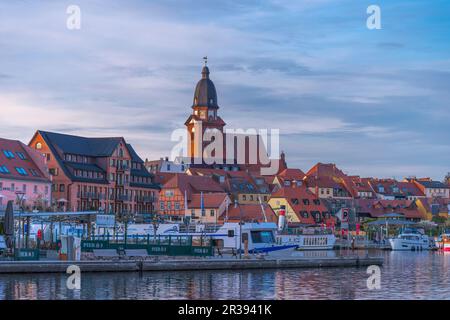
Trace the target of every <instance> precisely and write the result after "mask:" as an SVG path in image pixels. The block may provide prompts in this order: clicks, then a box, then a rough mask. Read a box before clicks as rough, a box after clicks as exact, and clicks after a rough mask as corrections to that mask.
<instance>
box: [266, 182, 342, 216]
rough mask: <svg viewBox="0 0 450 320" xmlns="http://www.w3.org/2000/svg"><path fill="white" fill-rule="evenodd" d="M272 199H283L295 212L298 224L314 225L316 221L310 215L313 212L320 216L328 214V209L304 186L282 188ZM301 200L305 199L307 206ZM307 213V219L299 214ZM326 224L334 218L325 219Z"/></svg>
mask: <svg viewBox="0 0 450 320" xmlns="http://www.w3.org/2000/svg"><path fill="white" fill-rule="evenodd" d="M272 198H283V199H285V200H286V201H287V202H288V203H289V205H290V206H291V208H292V209H293V210H294V211H295V214H296V215H297V217H298V219H299V220H300V223H303V224H315V223H316V221H315V220H314V218H313V217H312V215H311V212H313V211H319V212H320V213H321V214H322V213H323V212H328V208H327V207H326V206H325V204H324V203H323V202H322V200H321V199H320V198H318V197H317V196H316V195H315V194H313V193H312V192H311V191H309V190H308V189H307V187H306V186H300V187H292V186H291V187H282V188H280V189H278V190H277V191H275V192H274V193H273V194H272V196H271V199H272ZM303 199H307V200H308V201H309V204H305V203H304V202H303ZM314 200H315V201H319V204H315V203H314ZM303 211H307V212H308V217H307V218H306V217H303V215H302V214H301V212H303ZM325 221H326V222H327V223H329V222H333V221H334V218H332V217H330V218H329V219H325Z"/></svg>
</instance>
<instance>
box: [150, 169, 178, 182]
mask: <svg viewBox="0 0 450 320" xmlns="http://www.w3.org/2000/svg"><path fill="white" fill-rule="evenodd" d="M175 174H176V173H173V172H157V173H154V181H155V183H160V184H161V185H164V184H165V183H166V182H167V181H169V180H170V179H172V178H173V177H174V176H175Z"/></svg>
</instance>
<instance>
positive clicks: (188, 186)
mask: <svg viewBox="0 0 450 320" xmlns="http://www.w3.org/2000/svg"><path fill="white" fill-rule="evenodd" d="M177 188H178V189H179V190H180V191H181V192H182V193H184V192H185V191H186V193H187V194H188V199H190V198H191V195H192V194H194V193H200V192H202V191H203V192H222V193H223V192H224V189H223V188H222V187H221V186H220V185H219V184H218V183H216V182H215V181H214V180H213V179H211V178H210V177H202V176H190V175H187V174H185V173H176V174H175V175H174V176H173V177H172V178H171V179H169V180H168V181H167V182H166V183H165V184H164V185H163V187H162V189H177Z"/></svg>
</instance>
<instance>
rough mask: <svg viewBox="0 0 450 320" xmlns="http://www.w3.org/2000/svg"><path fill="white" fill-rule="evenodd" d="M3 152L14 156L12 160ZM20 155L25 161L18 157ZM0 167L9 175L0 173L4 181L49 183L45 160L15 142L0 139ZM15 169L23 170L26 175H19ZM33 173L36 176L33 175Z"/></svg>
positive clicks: (33, 151)
mask: <svg viewBox="0 0 450 320" xmlns="http://www.w3.org/2000/svg"><path fill="white" fill-rule="evenodd" d="M4 151H10V152H12V153H13V154H14V158H12V159H9V158H7V157H6V155H5V154H4ZM18 153H19V154H20V153H22V154H23V155H24V157H25V160H22V159H21V158H20V157H19V154H18ZM0 166H5V167H6V168H7V169H8V171H9V173H2V172H0V178H5V179H19V180H29V181H41V182H48V181H50V175H49V173H48V168H47V165H46V164H45V159H44V158H43V157H42V155H41V154H40V153H38V152H37V151H36V150H34V149H32V148H30V147H28V146H27V145H26V144H24V143H22V142H20V141H17V140H8V139H3V138H0ZM16 168H23V169H25V171H26V173H27V174H26V175H21V174H19V172H18V171H17V170H16ZM33 172H35V173H36V174H37V175H36V176H35V175H33Z"/></svg>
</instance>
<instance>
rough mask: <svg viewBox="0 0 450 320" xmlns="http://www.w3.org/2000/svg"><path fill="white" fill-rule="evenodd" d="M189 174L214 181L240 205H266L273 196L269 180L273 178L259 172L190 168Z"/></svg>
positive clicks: (237, 168)
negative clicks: (262, 203) (261, 203)
mask: <svg viewBox="0 0 450 320" xmlns="http://www.w3.org/2000/svg"><path fill="white" fill-rule="evenodd" d="M187 174H189V175H193V176H195V175H196V176H203V177H209V178H211V179H213V180H214V181H215V182H216V183H218V184H219V185H220V186H221V187H222V188H223V189H224V190H225V191H226V192H227V193H228V194H229V195H230V198H231V200H232V201H233V203H234V201H237V202H238V203H239V204H260V202H264V203H266V202H267V201H268V199H269V197H270V195H271V187H270V184H269V183H268V182H267V180H269V181H270V180H272V179H273V176H262V175H260V174H259V173H257V172H250V171H248V170H245V171H240V170H239V167H236V170H231V171H230V170H225V169H213V168H192V167H191V168H189V169H188V170H187Z"/></svg>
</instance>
